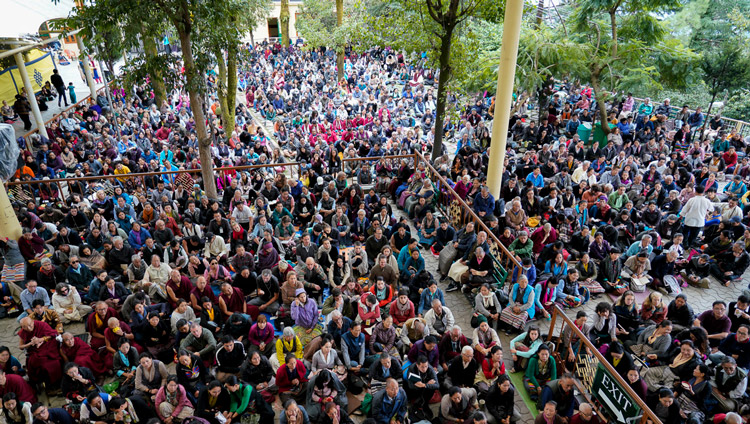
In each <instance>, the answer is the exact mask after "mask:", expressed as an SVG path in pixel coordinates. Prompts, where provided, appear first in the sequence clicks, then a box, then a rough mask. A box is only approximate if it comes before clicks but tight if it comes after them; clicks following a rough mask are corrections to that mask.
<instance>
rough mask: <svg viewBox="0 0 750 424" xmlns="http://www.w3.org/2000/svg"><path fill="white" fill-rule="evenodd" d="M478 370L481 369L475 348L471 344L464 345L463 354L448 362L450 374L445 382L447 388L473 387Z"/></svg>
mask: <svg viewBox="0 0 750 424" xmlns="http://www.w3.org/2000/svg"><path fill="white" fill-rule="evenodd" d="M477 371H479V364H478V363H477V361H476V359H474V350H473V349H472V348H471V346H464V347H463V349H462V350H461V354H460V355H458V356H456V357H455V358H453V359H451V361H450V362H449V363H448V375H447V378H445V379H444V380H443V383H444V385H445V387H447V388H449V387H451V386H458V387H473V386H474V377H476V375H477Z"/></svg>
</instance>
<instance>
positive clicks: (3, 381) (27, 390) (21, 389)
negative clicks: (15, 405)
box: [0, 371, 36, 403]
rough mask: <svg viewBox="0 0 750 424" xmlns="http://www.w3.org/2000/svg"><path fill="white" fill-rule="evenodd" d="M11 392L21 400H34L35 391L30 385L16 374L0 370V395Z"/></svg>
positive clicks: (32, 401)
mask: <svg viewBox="0 0 750 424" xmlns="http://www.w3.org/2000/svg"><path fill="white" fill-rule="evenodd" d="M10 392H13V393H15V394H16V398H17V399H18V400H19V401H21V402H31V403H34V402H36V393H35V392H34V389H33V388H32V387H31V385H30V384H29V383H28V382H27V381H26V380H24V379H23V377H21V376H20V375H17V374H6V373H4V372H1V371H0V397H3V396H5V394H6V393H10Z"/></svg>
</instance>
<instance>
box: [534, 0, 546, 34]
mask: <svg viewBox="0 0 750 424" xmlns="http://www.w3.org/2000/svg"><path fill="white" fill-rule="evenodd" d="M543 18H544V0H539V2H538V3H537V4H536V22H535V23H534V26H535V27H536V29H539V28H541V27H542V19H543Z"/></svg>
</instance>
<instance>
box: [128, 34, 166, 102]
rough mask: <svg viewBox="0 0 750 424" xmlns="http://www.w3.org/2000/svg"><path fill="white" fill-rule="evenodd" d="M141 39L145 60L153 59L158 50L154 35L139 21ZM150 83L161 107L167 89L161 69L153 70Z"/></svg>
mask: <svg viewBox="0 0 750 424" xmlns="http://www.w3.org/2000/svg"><path fill="white" fill-rule="evenodd" d="M141 40H142V41H143V52H144V54H145V55H146V60H149V59H153V58H155V57H156V56H158V55H159V51H158V50H157V49H156V41H154V37H151V36H150V35H148V32H147V31H146V25H145V24H144V23H141ZM126 54H127V53H126ZM151 85H152V86H153V87H154V96H155V97H156V105H157V107H161V105H162V103H164V100H166V99H167V89H166V87H165V85H164V77H163V76H162V74H161V71H159V70H154V72H153V75H151Z"/></svg>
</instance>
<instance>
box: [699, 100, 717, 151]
mask: <svg viewBox="0 0 750 424" xmlns="http://www.w3.org/2000/svg"><path fill="white" fill-rule="evenodd" d="M717 94H719V92H718V90H716V88H714V89H713V94H712V95H711V103H709V104H708V110H707V111H706V119H704V120H703V125H702V126H701V134H700V135H699V136H698V140H703V131H705V130H706V124H707V123H708V118H709V116H711V108H713V107H714V101H716V95H717Z"/></svg>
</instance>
